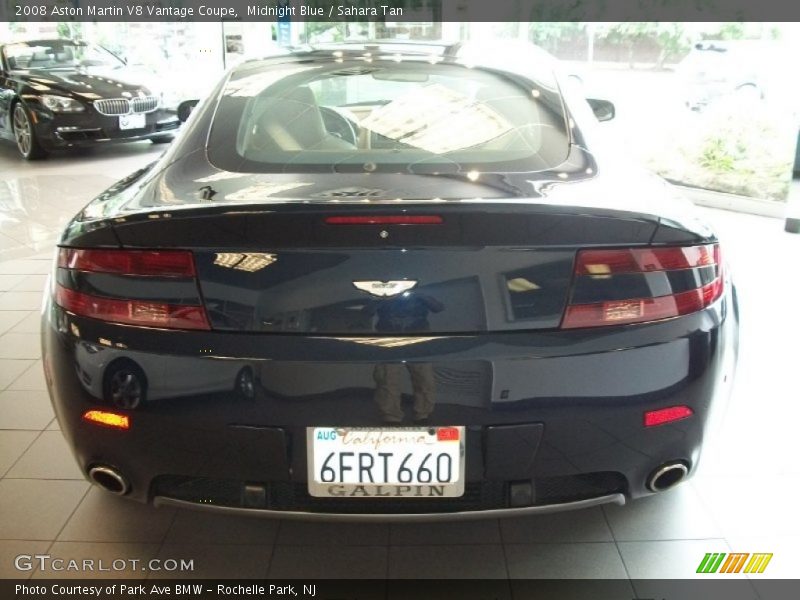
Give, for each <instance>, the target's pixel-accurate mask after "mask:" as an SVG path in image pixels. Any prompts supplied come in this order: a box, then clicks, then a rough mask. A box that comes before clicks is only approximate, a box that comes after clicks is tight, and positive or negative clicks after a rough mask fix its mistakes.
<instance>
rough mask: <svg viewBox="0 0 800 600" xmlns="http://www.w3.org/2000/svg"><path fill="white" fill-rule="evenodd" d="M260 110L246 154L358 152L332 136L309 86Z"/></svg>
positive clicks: (264, 100)
mask: <svg viewBox="0 0 800 600" xmlns="http://www.w3.org/2000/svg"><path fill="white" fill-rule="evenodd" d="M259 104H260V106H259V107H258V109H257V111H258V112H257V114H258V116H256V117H255V118H254V119H253V121H254V123H255V124H254V125H253V128H252V130H251V131H250V132H248V136H247V138H248V139H247V143H246V144H245V147H246V150H245V151H247V150H248V149H252V150H256V151H259V152H264V151H270V150H277V151H281V152H298V151H303V150H345V151H346V150H354V149H355V146H353V145H352V144H350V143H349V142H346V141H345V140H342V139H340V138H338V137H336V136H334V135H331V134H330V133H328V131H327V130H326V129H325V124H324V122H323V120H322V113H321V112H320V109H319V106H318V105H317V102H316V99H315V98H314V93H313V92H312V91H311V89H309V88H308V87H306V86H301V87H298V88H295V89H294V90H292V91H291V92H290V93H289V94H287V95H286V96H269V97H265V98H261V99H259Z"/></svg>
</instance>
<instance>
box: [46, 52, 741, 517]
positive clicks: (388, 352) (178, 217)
mask: <svg viewBox="0 0 800 600" xmlns="http://www.w3.org/2000/svg"><path fill="white" fill-rule="evenodd" d="M494 56H495V55H494V54H492V53H490V52H487V51H486V48H485V47H481V48H479V49H478V52H473V51H471V50H470V48H469V47H468V46H463V47H447V46H442V47H424V48H420V47H419V46H415V45H403V44H394V45H380V44H376V45H373V46H370V45H366V46H365V45H347V44H345V45H341V46H338V47H325V48H313V49H304V50H298V51H296V52H294V53H292V54H289V55H287V56H282V57H275V58H269V59H264V60H258V61H251V62H246V63H243V64H242V65H240V66H238V67H237V68H235V69H234V70H233V71H232V72H231V73H229V74H228V75H227V76H226V77H225V79H224V80H223V81H222V82H221V83H220V84H219V85H218V87H217V89H216V90H215V91H214V92H213V94H212V95H211V96H210V97H209V98H207V99H206V100H204V101H203V102H202V103H201V104H200V105H198V106H197V108H195V109H194V111H193V113H192V115H191V116H190V117H189V120H188V122H187V123H186V127H185V129H184V130H183V132H182V133H181V135H180V137H179V139H178V140H176V142H175V143H173V145H172V146H171V147H170V148H169V150H168V151H167V153H166V154H165V155H164V156H163V157H162V158H161V159H160V160H159V161H157V162H156V163H154V164H152V165H150V166H149V167H147V168H144V169H142V170H141V171H138V172H137V173H134V174H133V175H131V176H130V177H128V178H126V179H125V180H123V181H121V182H119V183H118V184H116V185H115V186H114V187H112V188H111V189H109V190H108V191H107V192H105V193H104V194H103V195H101V196H100V197H99V198H97V199H95V200H94V201H93V202H91V203H90V204H89V205H88V206H87V207H86V208H85V209H84V210H83V211H82V212H81V213H80V214H79V215H78V216H77V217H76V218H75V219H74V220H73V221H72V222H71V223H70V224H69V226H68V227H67V229H66V231H65V232H64V235H63V237H62V239H61V242H60V247H59V250H58V258H57V264H56V265H55V266H54V273H53V276H52V277H51V283H50V287H49V291H48V297H47V301H46V306H45V309H44V317H43V318H44V321H43V350H44V357H45V359H44V364H45V372H46V378H47V382H48V387H49V390H50V394H51V396H52V399H53V404H54V406H55V410H56V413H57V415H58V419H59V422H60V424H61V428H62V430H63V432H64V434H65V436H66V437H67V439H68V441H69V443H70V444H71V446H72V448H73V450H74V453H75V456H76V458H77V460H78V462H79V463H80V467H81V469H82V470H83V471H84V472H85V473H86V474H87V476H88V477H89V478H90V479H91V480H93V481H94V482H95V483H97V484H98V485H100V486H102V487H104V488H106V489H108V490H110V491H113V492H115V493H117V494H120V495H127V496H129V497H131V498H134V499H137V500H140V501H151V502H154V503H156V504H158V505H177V506H200V507H204V508H209V509H213V510H223V511H233V512H242V513H248V514H276V515H282V516H303V517H304V518H314V517H316V518H322V517H325V518H330V517H331V516H332V515H333V516H336V517H337V518H362V519H363V518H389V517H392V518H416V519H424V518H443V517H450V518H453V517H456V516H458V517H464V516H468V515H486V514H501V513H502V514H511V513H520V512H546V511H550V510H556V509H564V508H576V507H582V506H595V505H599V504H602V503H607V502H617V503H621V502H623V501H624V499H625V498H635V497H639V496H643V495H646V494H650V493H656V492H660V491H663V490H666V489H667V488H669V487H671V486H673V485H674V484H676V483H678V482H679V481H681V480H682V479H683V478H684V477H685V476H687V475H688V474H691V473H692V472H693V471H694V470H695V469H696V466H697V464H698V459H699V456H700V450H701V446H702V444H703V441H704V438H705V437H706V434H707V431H708V429H709V423H710V421H711V414H712V407H713V406H714V404H715V402H714V399H715V397H716V396H720V395H722V393H723V391H724V390H725V389H726V386H725V385H723V382H724V381H725V380H726V379H727V378H728V377H729V376H730V374H731V371H732V368H733V362H734V352H733V349H734V348H735V339H736V331H737V317H736V305H735V295H734V289H733V287H732V284H731V281H730V278H729V275H728V272H727V270H726V269H724V268H723V260H722V255H721V251H720V246H719V244H718V241H717V238H716V237H715V235H714V234H713V233H712V232H711V231H710V230H709V229H707V228H706V227H705V226H703V225H702V224H700V223H698V222H697V221H696V220H695V219H694V218H693V217H692V216H691V213H690V212H689V209H687V207H686V206H685V205H684V204H683V203H682V201H681V200H680V199H679V198H676V197H674V195H673V192H672V191H671V188H669V187H668V186H666V184H664V183H662V182H661V181H660V180H658V179H655V178H653V177H651V176H649V175H645V174H641V173H639V172H638V171H637V170H636V169H635V168H633V167H631V166H630V165H628V164H626V163H625V162H620V161H619V160H618V159H616V158H615V156H614V155H613V153H611V152H610V151H609V150H607V149H606V148H605V146H604V142H603V141H602V138H601V137H600V136H599V132H598V131H597V127H598V125H597V119H596V118H595V115H594V114H592V111H591V110H590V107H589V104H587V102H586V101H585V99H583V98H582V97H578V96H576V95H575V90H573V89H572V88H567V87H563V86H562V83H561V78H560V75H559V74H558V70H557V65H555V64H554V63H553V62H552V60H551V59H550V58H549V56H548V55H546V54H544V53H542V52H539V51H538V50H537V49H535V48H533V47H531V48H530V49H528V50H525V51H524V52H519V51H518V52H517V53H516V54H513V53H508V52H506V53H503V54H501V55H500V56H501V59H499V60H495V59H494V58H493V57H494ZM592 105H593V106H594V107H595V110H596V114H603V115H605V116H610V115H611V111H610V107H609V106H608V104H607V103H605V104H604V103H603V102H598V101H594V102H593V103H592ZM243 373H244V374H246V376H242V374H243ZM193 374H196V380H195V381H194V382H191V383H190V382H189V380H190V379H191V378H192V377H193ZM211 374H213V377H212V376H211ZM205 380H208V381H209V383H207V384H200V383H199V382H202V381H205ZM212 380H213V383H212ZM149 390H158V393H157V394H148V391H149ZM716 404H719V403H716Z"/></svg>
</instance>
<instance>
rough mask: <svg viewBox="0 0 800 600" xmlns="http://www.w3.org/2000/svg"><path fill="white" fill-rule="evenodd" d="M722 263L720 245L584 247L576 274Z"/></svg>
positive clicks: (610, 273) (649, 270)
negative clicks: (619, 247) (624, 247)
mask: <svg viewBox="0 0 800 600" xmlns="http://www.w3.org/2000/svg"><path fill="white" fill-rule="evenodd" d="M715 264H719V246H717V245H715V244H708V245H705V246H687V247H680V248H627V249H624V250H582V251H581V252H579V253H578V260H577V263H576V265H575V274H576V275H612V274H614V273H648V272H652V271H674V270H677V269H694V268H696V267H708V266H711V265H715Z"/></svg>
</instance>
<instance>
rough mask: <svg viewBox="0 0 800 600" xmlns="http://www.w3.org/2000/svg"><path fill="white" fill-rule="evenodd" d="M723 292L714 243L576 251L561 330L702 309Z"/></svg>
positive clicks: (648, 319)
mask: <svg viewBox="0 0 800 600" xmlns="http://www.w3.org/2000/svg"><path fill="white" fill-rule="evenodd" d="M722 291H723V277H722V262H721V260H720V252H719V246H718V245H717V244H705V245H702V246H685V247H662V248H625V249H611V250H581V251H579V252H578V256H577V259H576V262H575V272H574V276H573V284H572V293H571V298H570V303H569V306H567V310H566V313H565V315H564V320H563V322H562V324H561V327H562V328H563V329H576V328H580V327H602V326H609V325H624V324H629V323H643V322H645V321H656V320H658V319H667V318H670V317H677V316H680V315H686V314H689V313H693V312H697V311H699V310H702V309H703V308H705V307H706V306H708V305H710V304H711V303H712V302H714V301H715V300H717V299H718V298H719V297H720V296H721V295H722Z"/></svg>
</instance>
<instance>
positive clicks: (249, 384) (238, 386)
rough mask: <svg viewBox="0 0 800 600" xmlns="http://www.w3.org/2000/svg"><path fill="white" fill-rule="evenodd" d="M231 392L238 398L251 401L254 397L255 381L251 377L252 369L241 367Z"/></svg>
mask: <svg viewBox="0 0 800 600" xmlns="http://www.w3.org/2000/svg"><path fill="white" fill-rule="evenodd" d="M233 391H234V392H235V393H236V396H237V397H238V398H241V399H243V400H252V399H254V398H255V397H256V380H255V377H253V369H251V368H250V367H243V368H242V370H241V371H239V373H238V374H237V375H236V382H235V384H234V387H233Z"/></svg>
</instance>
